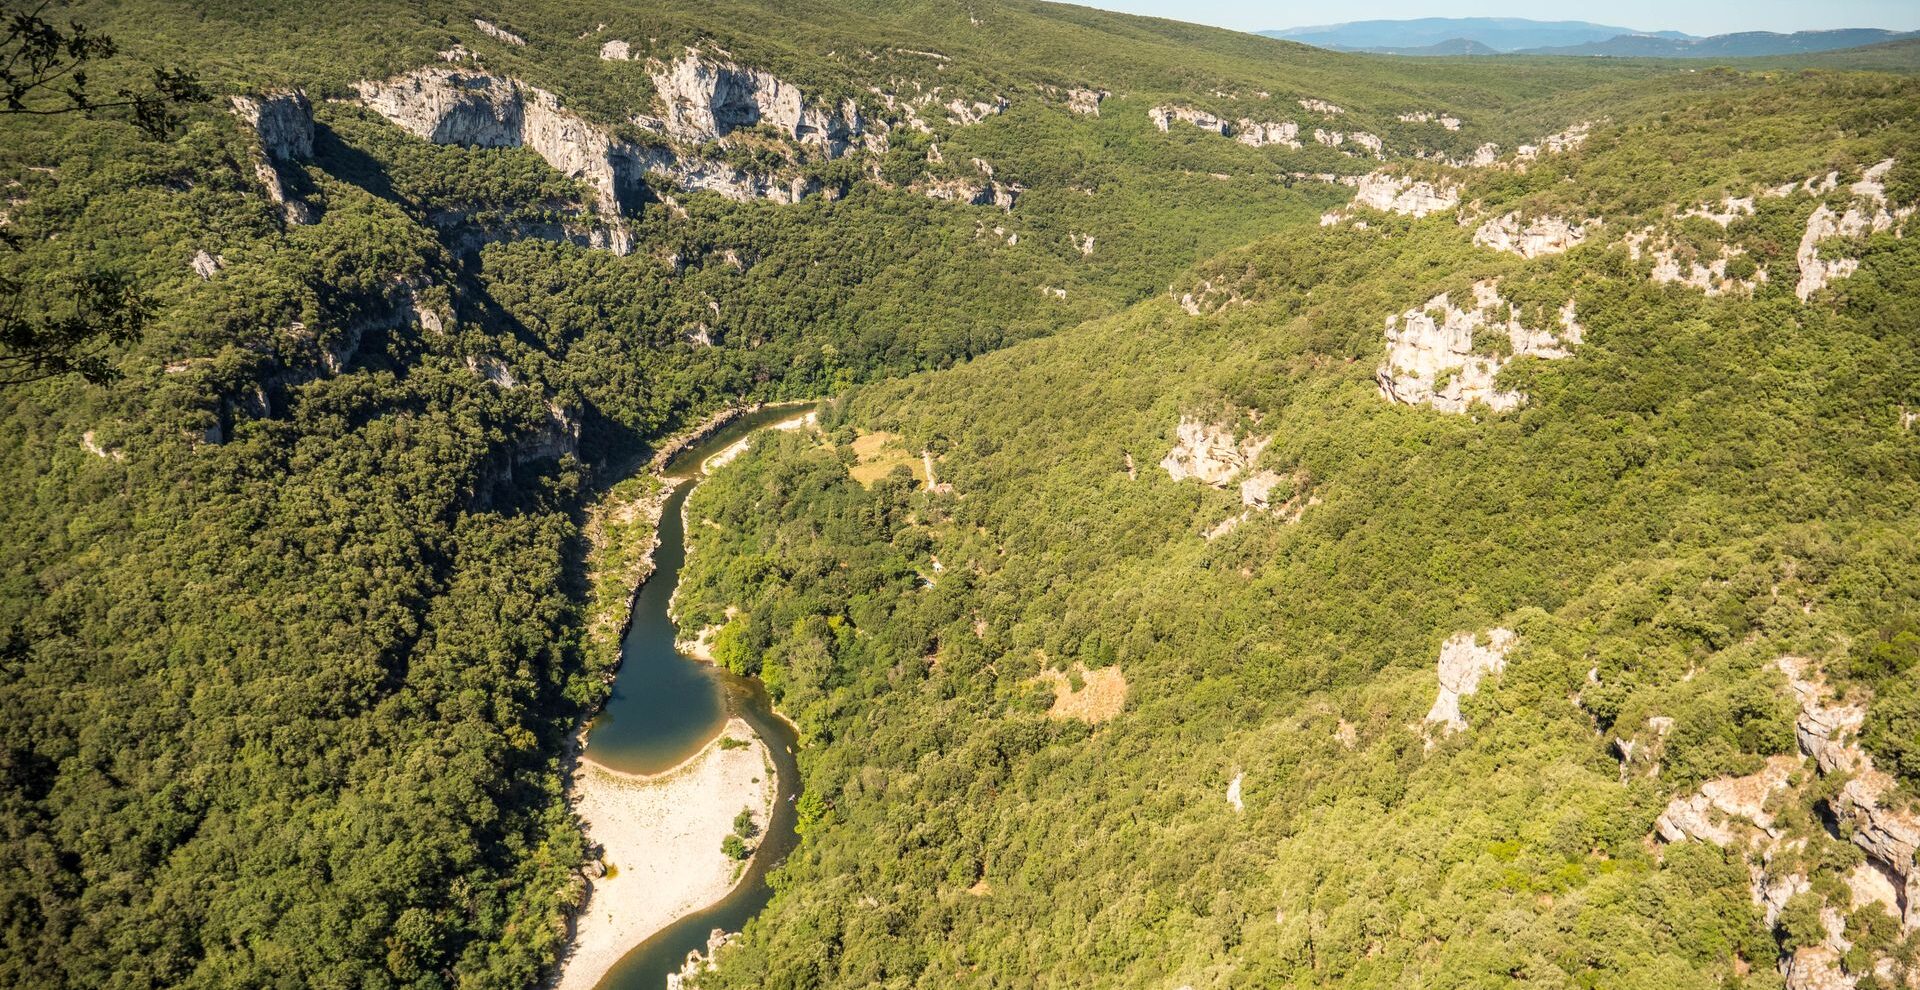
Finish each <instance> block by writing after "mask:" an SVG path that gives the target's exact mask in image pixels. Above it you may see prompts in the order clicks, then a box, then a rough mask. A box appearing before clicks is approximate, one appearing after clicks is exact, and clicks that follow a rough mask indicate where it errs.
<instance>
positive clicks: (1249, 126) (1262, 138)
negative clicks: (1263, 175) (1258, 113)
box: [1233, 117, 1300, 148]
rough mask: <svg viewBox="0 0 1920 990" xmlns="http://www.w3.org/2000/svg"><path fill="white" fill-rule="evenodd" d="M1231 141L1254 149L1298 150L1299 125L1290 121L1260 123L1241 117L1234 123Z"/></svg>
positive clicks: (1259, 121)
mask: <svg viewBox="0 0 1920 990" xmlns="http://www.w3.org/2000/svg"><path fill="white" fill-rule="evenodd" d="M1233 139H1234V140H1235V141H1238V142H1240V143H1241V144H1244V145H1249V146H1251V147H1255V148H1264V147H1267V146H1269V145H1279V146H1281V147H1286V148H1298V147H1300V125H1299V124H1296V123H1294V122H1293V121H1291V120H1278V121H1261V120H1251V119H1248V118H1245V117H1242V118H1241V119H1239V120H1238V121H1235V122H1234V134H1233Z"/></svg>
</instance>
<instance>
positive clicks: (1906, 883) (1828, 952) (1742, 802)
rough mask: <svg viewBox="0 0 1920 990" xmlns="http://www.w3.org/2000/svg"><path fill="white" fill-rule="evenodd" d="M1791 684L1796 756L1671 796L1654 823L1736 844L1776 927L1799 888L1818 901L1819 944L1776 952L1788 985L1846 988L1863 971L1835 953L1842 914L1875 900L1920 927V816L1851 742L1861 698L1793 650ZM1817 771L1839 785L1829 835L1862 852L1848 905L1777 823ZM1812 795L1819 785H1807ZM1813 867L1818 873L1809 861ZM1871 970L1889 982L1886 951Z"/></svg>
mask: <svg viewBox="0 0 1920 990" xmlns="http://www.w3.org/2000/svg"><path fill="white" fill-rule="evenodd" d="M1776 665H1777V666H1778V667H1779V669H1780V671H1781V672H1782V673H1783V674H1784V675H1785V676H1786V680H1787V686H1788V689H1789V690H1790V691H1791V692H1792V694H1793V695H1794V698H1795V699H1796V701H1797V702H1798V703H1799V707H1800V715H1799V717H1798V718H1797V719H1796V720H1795V735H1796V736H1797V738H1798V743H1799V749H1800V751H1801V753H1803V754H1804V756H1802V755H1798V754H1796V755H1779V756H1773V757H1769V758H1768V759H1767V761H1766V764H1765V766H1764V767H1762V769H1760V770H1759V771H1757V772H1755V773H1752V774H1748V775H1746V776H1744V777H1731V778H1722V779H1718V780H1711V781H1708V782H1707V783H1705V784H1702V785H1701V786H1700V789H1699V790H1698V791H1697V792H1696V793H1693V794H1688V795H1682V796H1678V797H1675V798H1674V799H1673V800H1672V801H1670V802H1668V804H1667V807H1666V809H1665V810H1664V811H1663V812H1662V813H1661V815H1660V817H1659V819H1658V820H1657V821H1656V822H1655V823H1654V830H1655V832H1656V834H1658V835H1659V837H1660V839H1661V840H1662V841H1664V842H1669V843H1675V842H1686V841H1690V840H1691V841H1700V842H1709V843H1712V844H1714V845H1716V846H1720V847H1723V848H1734V849H1738V850H1739V851H1740V852H1741V854H1742V855H1743V857H1744V858H1745V859H1746V863H1747V872H1748V875H1749V880H1750V892H1751V895H1752V898H1753V903H1754V904H1755V905H1756V906H1758V907H1760V908H1761V909H1762V911H1763V912H1764V914H1765V918H1766V922H1767V924H1768V925H1769V926H1771V925H1773V924H1774V923H1775V922H1776V921H1777V919H1778V918H1779V917H1780V914H1781V912H1782V911H1783V910H1785V908H1786V906H1787V904H1788V902H1789V901H1790V900H1792V899H1794V898H1795V897H1798V896H1800V895H1803V894H1811V895H1812V896H1815V897H1818V898H1819V899H1820V908H1819V917H1820V921H1821V925H1822V928H1823V929H1824V931H1823V933H1822V937H1821V939H1820V941H1819V942H1817V943H1814V944H1810V945H1799V946H1796V947H1795V948H1794V950H1793V951H1792V952H1791V953H1785V952H1783V954H1782V957H1781V959H1780V973H1781V975H1782V976H1784V977H1785V978H1786V985H1787V986H1788V987H1789V988H1792V990H1851V988H1853V987H1855V986H1857V985H1858V984H1859V982H1860V980H1861V978H1862V976H1863V975H1864V972H1865V971H1863V970H1861V969H1858V968H1855V967H1854V966H1843V965H1841V962H1840V960H1841V959H1842V957H1844V956H1847V955H1848V954H1849V953H1850V951H1851V950H1852V949H1853V944H1852V943H1851V942H1850V941H1848V939H1847V938H1846V929H1847V923H1846V918H1845V914H1844V912H1847V911H1852V910H1855V909H1858V908H1861V907H1864V906H1869V905H1875V904H1877V905H1880V906H1881V907H1883V908H1885V909H1886V910H1887V912H1888V913H1889V914H1890V915H1892V916H1893V917H1895V918H1896V919H1899V920H1900V923H1901V926H1902V928H1903V929H1904V930H1905V931H1908V932H1912V931H1914V930H1915V929H1916V928H1920V916H1917V915H1916V911H1915V901H1916V899H1920V870H1917V869H1916V867H1915V862H1914V856H1915V849H1916V846H1920V816H1915V815H1913V814H1912V813H1909V812H1904V811H1896V810H1891V809H1889V808H1887V807H1885V806H1884V802H1883V799H1884V798H1885V797H1886V796H1887V795H1888V794H1889V793H1890V792H1891V791H1892V790H1893V789H1894V782H1893V779H1892V778H1891V777H1889V776H1888V775H1886V774H1885V773H1882V772H1880V771H1878V770H1876V769H1874V766H1873V761H1872V758H1871V757H1870V756H1869V755H1868V754H1867V753H1865V752H1864V751H1863V750H1861V749H1860V748H1859V746H1858V743H1857V741H1856V736H1857V735H1858V733H1859V730H1860V726H1861V725H1862V723H1863V722H1864V720H1865V718H1866V709H1865V706H1864V704H1862V703H1861V702H1860V701H1859V700H1857V699H1854V700H1836V699H1834V698H1832V696H1831V694H1830V692H1829V691H1828V689H1827V686H1826V685H1825V684H1824V683H1823V682H1822V681H1821V680H1820V679H1819V677H1818V675H1817V674H1816V673H1815V672H1814V668H1813V664H1812V663H1811V662H1809V661H1807V660H1803V659H1801V658H1798V657H1791V656H1788V657H1781V658H1780V659H1779V660H1778V661H1776ZM1808 759H1811V760H1812V762H1813V769H1814V770H1815V771H1817V772H1818V773H1819V774H1820V775H1822V776H1825V775H1829V774H1834V775H1839V776H1840V777H1841V778H1842V783H1841V786H1840V787H1839V789H1838V790H1837V791H1832V792H1831V794H1832V796H1830V797H1827V798H1826V799H1825V803H1826V805H1827V808H1828V810H1829V811H1830V813H1831V819H1832V820H1833V821H1835V822H1836V823H1838V824H1839V825H1840V826H1841V828H1840V829H1839V830H1838V831H1836V832H1832V833H1831V834H1833V835H1834V837H1835V838H1836V839H1837V838H1839V837H1840V836H1842V835H1846V836H1850V837H1851V839H1852V841H1853V843H1854V844H1855V845H1856V846H1859V847H1860V848H1861V849H1862V850H1863V851H1865V852H1866V854H1867V861H1866V862H1865V863H1862V864H1859V865H1857V866H1856V867H1855V868H1854V869H1853V870H1852V871H1850V872H1849V873H1847V874H1846V876H1845V877H1844V878H1843V888H1842V889H1844V890H1845V894H1844V897H1845V903H1840V904H1835V903H1831V902H1829V901H1828V895H1827V894H1823V893H1818V892H1817V891H1818V890H1819V889H1826V890H1831V889H1832V888H1831V887H1826V888H1819V887H1817V885H1816V884H1814V883H1813V882H1812V880H1811V879H1810V878H1809V876H1808V875H1807V873H1806V872H1804V870H1805V869H1806V866H1805V865H1800V866H1792V865H1788V864H1794V863H1799V864H1806V863H1807V859H1806V857H1805V855H1804V854H1805V853H1806V852H1807V851H1808V840H1807V839H1805V838H1798V837H1794V836H1792V835H1790V834H1788V833H1787V832H1786V831H1785V830H1784V829H1782V828H1781V827H1780V825H1779V824H1778V822H1777V821H1776V815H1775V810H1776V808H1777V807H1778V805H1779V803H1780V802H1781V801H1784V800H1792V798H1791V797H1783V795H1790V794H1798V795H1800V796H1801V798H1802V799H1805V798H1806V797H1808V796H1809V795H1808V792H1807V790H1806V789H1804V788H1803V787H1802V786H1801V784H1802V779H1801V778H1802V777H1803V776H1804V774H1803V773H1802V772H1803V771H1804V770H1805V769H1806V764H1807V760H1808ZM1812 793H1813V794H1818V793H1819V791H1813V792H1812ZM1813 869H1815V870H1816V871H1818V870H1819V869H1820V867H1819V866H1818V865H1817V864H1816V865H1815V866H1814V867H1813ZM1871 971H1872V972H1874V973H1876V974H1878V975H1880V976H1881V977H1882V979H1883V981H1886V982H1889V983H1890V982H1891V976H1892V974H1893V972H1894V963H1893V960H1892V959H1890V958H1881V959H1878V960H1874V961H1873V966H1872V969H1871Z"/></svg>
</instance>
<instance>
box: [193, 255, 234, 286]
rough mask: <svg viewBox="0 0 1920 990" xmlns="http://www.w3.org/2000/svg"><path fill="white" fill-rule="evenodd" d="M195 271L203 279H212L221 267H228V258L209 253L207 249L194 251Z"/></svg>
mask: <svg viewBox="0 0 1920 990" xmlns="http://www.w3.org/2000/svg"><path fill="white" fill-rule="evenodd" d="M192 264H193V273H194V274H195V275H198V276H200V277H201V278H203V279H211V278H213V276H214V275H216V274H218V273H219V271H220V269H222V268H225V267H227V259H225V258H220V257H215V256H214V255H211V254H208V253H207V252H206V250H205V249H202V250H199V251H196V252H194V255H193V263H192Z"/></svg>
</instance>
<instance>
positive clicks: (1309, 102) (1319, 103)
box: [1300, 99, 1346, 117]
mask: <svg viewBox="0 0 1920 990" xmlns="http://www.w3.org/2000/svg"><path fill="white" fill-rule="evenodd" d="M1300 108H1301V109H1303V110H1308V111H1311V112H1313V113H1317V114H1320V115H1322V116H1326V117H1338V116H1340V115H1341V114H1343V113H1346V111H1345V110H1342V109H1340V108H1339V107H1336V106H1334V105H1333V104H1331V103H1328V102H1327V101H1325V100H1315V99H1305V100H1301V101H1300Z"/></svg>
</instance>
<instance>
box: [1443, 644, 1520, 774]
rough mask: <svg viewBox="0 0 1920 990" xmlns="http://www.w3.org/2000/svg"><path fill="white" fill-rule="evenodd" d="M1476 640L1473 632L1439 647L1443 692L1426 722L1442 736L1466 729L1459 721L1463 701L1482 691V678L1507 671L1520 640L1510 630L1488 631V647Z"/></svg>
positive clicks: (1465, 722) (1465, 724)
mask: <svg viewBox="0 0 1920 990" xmlns="http://www.w3.org/2000/svg"><path fill="white" fill-rule="evenodd" d="M1477 640H1478V637H1476V636H1475V635H1474V634H1473V633H1470V632H1463V633H1455V634H1453V635H1452V636H1449V637H1447V641H1446V642H1445V643H1442V644H1441V645H1440V661H1439V664H1438V667H1439V674H1440V691H1439V693H1438V694H1437V695H1435V696H1434V699H1433V708H1432V709H1431V710H1429V711H1428V712H1427V718H1426V721H1427V724H1428V725H1432V726H1437V727H1438V728H1439V731H1440V733H1441V734H1442V735H1447V734H1450V733H1454V732H1459V731H1461V730H1463V729H1465V728H1466V727H1467V721H1466V719H1463V718H1461V717H1460V699H1461V698H1463V697H1465V696H1467V695H1470V694H1473V693H1474V692H1476V691H1478V690H1480V680H1481V678H1483V677H1485V676H1486V675H1488V674H1498V673H1500V672H1501V671H1503V670H1505V669H1507V654H1508V653H1511V652H1513V647H1514V644H1515V643H1517V642H1519V637H1518V636H1516V635H1515V634H1514V632H1513V630H1511V629H1504V628H1496V629H1491V630H1488V632H1487V645H1485V646H1481V645H1480V644H1479V643H1478V642H1477ZM1427 748H1428V749H1432V748H1433V739H1432V738H1429V739H1428V740H1427Z"/></svg>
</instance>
